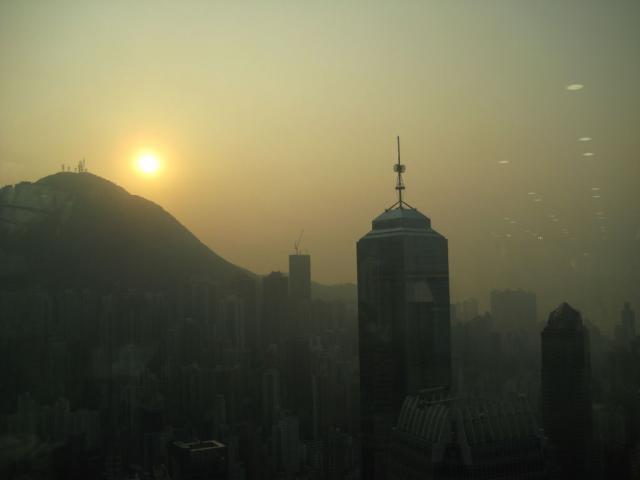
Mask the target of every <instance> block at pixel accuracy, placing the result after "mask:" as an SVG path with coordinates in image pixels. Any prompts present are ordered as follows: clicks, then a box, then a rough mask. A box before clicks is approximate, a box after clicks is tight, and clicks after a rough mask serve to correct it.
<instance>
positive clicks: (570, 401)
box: [541, 303, 592, 478]
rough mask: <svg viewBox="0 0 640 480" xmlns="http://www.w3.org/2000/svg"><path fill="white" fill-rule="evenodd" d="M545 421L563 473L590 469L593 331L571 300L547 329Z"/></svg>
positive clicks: (544, 347)
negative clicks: (589, 328)
mask: <svg viewBox="0 0 640 480" xmlns="http://www.w3.org/2000/svg"><path fill="white" fill-rule="evenodd" d="M541 335H542V338H541V342H542V379H541V380H542V422H543V426H544V430H545V433H546V435H547V437H548V438H549V444H550V446H551V451H552V453H553V458H555V459H556V462H555V463H557V466H558V468H559V469H560V471H559V472H558V473H559V474H560V475H561V476H562V478H581V477H582V476H583V475H584V474H585V473H586V472H587V459H588V452H589V445H590V443H591V432H592V413H591V385H590V380H591V367H590V364H591V362H590V356H589V331H588V330H587V329H586V327H585V326H584V325H583V323H582V316H581V315H580V312H578V311H577V310H574V309H573V308H571V306H569V305H568V304H566V303H563V304H562V305H560V306H559V307H558V308H557V309H556V310H554V311H553V312H551V314H550V315H549V321H548V322H547V325H546V327H545V328H544V330H543V331H542V334H541Z"/></svg>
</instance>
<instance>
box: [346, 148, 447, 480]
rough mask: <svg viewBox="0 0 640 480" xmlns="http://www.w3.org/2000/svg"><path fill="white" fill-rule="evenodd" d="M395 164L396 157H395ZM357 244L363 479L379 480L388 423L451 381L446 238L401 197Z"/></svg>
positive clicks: (398, 169) (400, 187) (400, 169)
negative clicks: (424, 393)
mask: <svg viewBox="0 0 640 480" xmlns="http://www.w3.org/2000/svg"><path fill="white" fill-rule="evenodd" d="M398 162H399V158H398ZM395 170H396V172H397V173H398V183H397V186H396V189H397V190H398V196H399V200H398V202H397V203H396V204H394V205H393V206H392V207H391V208H389V209H387V210H386V211H385V212H384V213H383V214H381V215H380V216H378V217H377V218H375V219H374V220H373V224H372V230H371V231H370V232H369V233H367V234H366V235H365V236H364V237H362V238H361V239H360V240H359V241H358V244H357V257H358V323H359V339H360V390H361V415H362V416H361V419H362V442H363V444H362V478H367V479H378V478H384V475H385V473H384V471H385V467H384V463H385V460H384V459H385V452H386V446H387V444H388V440H389V436H390V433H391V427H392V425H393V424H394V423H395V421H396V419H397V416H398V412H399V411H400V408H401V406H402V402H403V401H404V398H405V397H406V395H408V394H416V393H418V391H419V390H420V389H422V388H425V387H433V386H448V385H450V383H451V351H450V313H449V310H450V300H449V263H448V247H447V239H446V238H445V237H443V236H442V235H440V234H439V233H438V232H436V231H435V230H433V229H432V228H431V221H430V220H429V218H427V217H426V216H425V215H423V214H422V213H420V212H419V211H418V210H416V209H415V208H413V207H411V206H409V205H408V204H407V203H406V202H404V201H403V200H402V191H403V189H404V185H403V183H402V176H401V174H402V172H403V171H404V166H403V165H401V164H400V163H398V164H397V165H396V168H395Z"/></svg>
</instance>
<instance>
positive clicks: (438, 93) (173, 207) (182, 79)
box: [0, 0, 640, 316]
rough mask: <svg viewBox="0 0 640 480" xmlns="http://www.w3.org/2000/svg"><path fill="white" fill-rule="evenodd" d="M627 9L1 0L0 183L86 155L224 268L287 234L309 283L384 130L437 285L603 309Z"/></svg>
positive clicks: (335, 262)
mask: <svg viewBox="0 0 640 480" xmlns="http://www.w3.org/2000/svg"><path fill="white" fill-rule="evenodd" d="M638 25H640V2H637V1H633V0H630V1H621V0H619V1H615V0H614V1H605V0H600V1H588V0H575V1H562V0H546V1H543V0H535V1H534V0H531V1H517V0H512V1H478V0H469V1H459V0H440V1H415V2H408V1H407V2H400V1H394V2H391V1H389V2H374V1H371V0H369V1H362V2H349V1H336V2H331V1H326V0H325V1H322V2H299V1H297V2H296V1H290V2H276V1H260V2H249V1H243V2H237V1H236V2H234V1H230V2H213V1H208V2H195V1H192V2H190V1H180V2H178V1H175V2H164V1H156V2H144V1H135V2H133V1H110V2H104V1H100V2H98V1H95V2H92V1H82V2H78V1H70V2H63V1H41V2H37V1H19V0H14V1H8V0H5V1H3V2H0V183H1V184H6V183H14V182H16V181H19V180H36V179H38V178H40V177H42V176H45V175H47V174H50V173H53V172H55V171H57V170H59V169H60V165H61V164H62V163H67V164H71V163H75V162H77V161H78V160H80V159H82V158H83V157H84V158H86V160H87V166H88V168H89V170H90V171H92V172H93V173H96V174H98V175H101V176H104V177H106V178H108V179H111V180H113V181H115V182H116V183H118V184H120V185H122V186H123V187H125V188H126V189H127V190H129V191H130V192H131V193H135V194H138V195H141V196H144V197H147V198H149V199H151V200H153V201H155V202H157V203H159V204H161V205H162V206H163V207H164V208H165V209H167V210H168V211H169V212H171V213H172V214H173V215H175V216H176V217H177V218H178V219H179V220H180V221H181V222H182V223H184V224H185V225H186V226H187V227H188V228H190V229H191V230H192V231H193V232H194V233H195V234H196V235H197V236H199V237H200V238H201V239H202V240H203V241H204V242H205V243H207V244H208V245H209V246H210V247H211V248H213V249H214V250H215V251H216V252H217V253H219V254H220V255H222V256H224V257H225V258H227V259H228V260H230V261H232V262H235V263H237V264H239V265H241V266H244V267H246V268H249V269H251V270H253V271H255V272H258V273H266V272H268V271H270V270H276V269H281V270H286V269H287V263H286V262H287V254H288V253H290V252H291V250H292V248H293V242H294V241H295V239H296V238H297V236H298V234H299V232H300V230H301V229H304V230H305V236H304V239H303V245H302V247H303V249H308V250H309V252H310V253H311V254H312V256H313V257H312V267H313V275H314V277H315V279H316V280H318V281H322V282H327V283H333V282H346V281H354V280H355V242H356V240H357V239H358V238H359V237H361V236H362V235H364V234H365V233H366V232H367V231H368V229H369V228H370V221H371V219H372V218H373V217H374V216H376V215H378V214H379V213H380V212H382V211H383V209H384V208H385V207H387V206H389V205H391V204H392V203H393V202H394V194H395V192H394V189H393V187H394V182H395V178H394V176H393V171H392V164H393V163H394V162H395V136H396V135H400V136H401V141H402V154H403V161H404V163H405V164H406V165H407V175H406V185H407V194H406V199H407V201H408V202H409V203H410V204H412V205H414V206H416V207H418V208H419V209H420V210H421V211H422V212H424V213H425V214H427V215H428V216H429V217H430V218H431V219H432V221H433V225H434V227H435V228H436V229H437V230H438V231H440V232H441V233H443V234H444V235H445V236H447V237H448V238H449V246H450V263H451V283H452V288H453V295H454V300H456V299H461V298H464V297H467V296H476V297H478V298H480V299H481V300H482V301H483V302H484V301H485V296H486V294H487V292H488V291H489V290H490V289H491V288H493V287H505V286H512V287H523V288H529V289H532V290H534V291H537V292H538V293H540V294H541V295H542V296H543V297H544V301H543V308H546V304H549V305H551V304H552V303H555V302H556V301H559V300H560V299H569V300H571V299H573V300H574V301H576V302H578V304H580V303H581V302H582V303H583V304H584V305H583V306H585V308H586V307H587V305H586V304H587V303H588V302H587V300H586V298H587V297H589V298H592V297H593V292H594V291H595V292H600V294H601V295H602V297H603V298H602V299H601V300H599V301H601V302H604V303H607V302H608V303H611V304H612V305H614V307H612V308H614V310H615V309H617V308H618V307H619V305H618V302H619V301H621V299H622V298H623V297H625V298H629V297H631V299H632V300H640V298H639V296H640V294H639V293H638V290H640V286H639V284H640V273H639V272H638V271H639V269H640V253H639V249H640V247H639V246H640V193H639V189H638V186H639V183H640V155H639V153H638V152H639V150H640V95H639V93H638V88H640V28H638ZM572 84H580V85H584V88H582V89H580V90H567V89H566V87H567V86H568V85H572ZM582 137H589V138H591V140H590V141H580V140H579V139H580V138H582ZM144 148H147V149H151V150H153V151H155V152H156V153H157V154H158V155H159V156H160V158H161V160H162V164H163V168H162V170H161V172H159V174H158V175H156V176H155V177H145V176H143V175H141V174H140V173H139V172H136V171H135V169H134V168H132V159H133V158H134V157H135V155H136V153H137V152H139V151H140V150H141V149H144ZM584 153H593V155H592V156H584V155H583V154H584ZM501 162H502V163H501ZM596 189H597V190H596ZM530 192H531V194H530ZM594 197H596V198H594ZM598 197H599V198H598ZM512 222H515V223H512ZM600 227H604V228H600ZM509 235H510V236H509ZM610 290H611V292H610ZM588 292H590V293H588ZM545 302H546V303H545ZM637 306H640V305H637ZM589 308H597V307H593V306H592V307H589ZM592 314H593V315H595V316H597V313H596V312H595V311H594V312H592Z"/></svg>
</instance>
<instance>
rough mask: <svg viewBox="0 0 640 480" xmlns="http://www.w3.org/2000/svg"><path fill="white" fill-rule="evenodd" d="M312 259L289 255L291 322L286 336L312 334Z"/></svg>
mask: <svg viewBox="0 0 640 480" xmlns="http://www.w3.org/2000/svg"><path fill="white" fill-rule="evenodd" d="M311 329H312V325H311V257H310V256H309V255H302V254H301V253H300V252H299V251H298V250H297V247H296V254H295V255H289V321H288V323H287V327H286V332H285V336H286V337H287V338H292V337H299V336H300V335H305V334H309V333H311Z"/></svg>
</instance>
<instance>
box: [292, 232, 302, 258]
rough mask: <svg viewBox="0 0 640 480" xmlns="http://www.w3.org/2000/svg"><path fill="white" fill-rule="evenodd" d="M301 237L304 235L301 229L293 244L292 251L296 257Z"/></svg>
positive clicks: (298, 253)
mask: <svg viewBox="0 0 640 480" xmlns="http://www.w3.org/2000/svg"><path fill="white" fill-rule="evenodd" d="M302 235H304V229H302V231H301V232H300V236H299V237H298V239H297V240H296V241H295V242H294V244H293V250H294V252H296V255H300V242H301V241H302Z"/></svg>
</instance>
